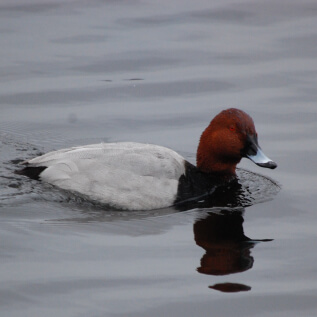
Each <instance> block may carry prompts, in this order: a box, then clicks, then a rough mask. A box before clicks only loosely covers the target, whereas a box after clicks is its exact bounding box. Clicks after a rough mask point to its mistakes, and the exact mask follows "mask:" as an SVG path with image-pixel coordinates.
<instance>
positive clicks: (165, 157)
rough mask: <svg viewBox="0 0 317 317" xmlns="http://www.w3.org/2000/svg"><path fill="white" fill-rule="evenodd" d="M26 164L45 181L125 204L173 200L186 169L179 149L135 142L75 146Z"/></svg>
mask: <svg viewBox="0 0 317 317" xmlns="http://www.w3.org/2000/svg"><path fill="white" fill-rule="evenodd" d="M25 164H27V167H26V169H28V170H29V171H30V170H31V169H32V168H35V169H37V172H40V173H39V175H38V178H39V179H41V180H43V181H46V182H48V183H50V184H53V185H55V186H58V187H60V188H63V189H66V190H70V191H73V192H76V193H80V194H82V195H84V196H87V197H89V198H90V199H92V200H95V201H98V202H101V203H105V204H107V205H111V206H114V207H118V208H121V209H154V208H162V207H165V206H170V205H172V204H173V202H174V200H175V198H176V195H177V189H178V181H179V178H180V177H181V176H182V175H183V174H184V173H185V165H184V164H185V160H184V159H183V158H182V157H181V156H180V155H179V154H177V153H176V152H174V151H172V150H170V149H167V148H165V147H161V146H157V145H151V144H140V143H132V142H124V143H105V144H104V143H101V144H93V145H88V146H81V147H73V148H69V149H64V150H59V151H54V152H50V153H47V154H45V155H42V156H39V157H36V158H34V159H31V160H29V161H26V162H25ZM33 178H34V177H33Z"/></svg>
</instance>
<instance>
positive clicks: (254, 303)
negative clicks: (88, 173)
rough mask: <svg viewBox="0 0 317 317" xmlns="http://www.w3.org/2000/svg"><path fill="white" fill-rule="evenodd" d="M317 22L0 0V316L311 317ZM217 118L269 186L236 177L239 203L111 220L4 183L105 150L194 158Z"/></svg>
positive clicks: (61, 196)
mask: <svg viewBox="0 0 317 317" xmlns="http://www.w3.org/2000/svg"><path fill="white" fill-rule="evenodd" d="M316 16H317V3H316V2H315V1H300V2H299V1H295V0H294V1H292V0H291V1H282V0H279V1H264V0H259V1H252V2H251V1H250V2H245V1H242V0H236V1H234V0H233V1H229V0H225V1H221V2H219V1H194V2H193V1H173V2H172V3H167V2H166V3H165V2H153V1H152V2H151V1H148V2H140V1H98V0H96V1H72V2H65V1H59V0H53V1H50V2H43V1H37V0H28V1H22V0H19V1H14V3H13V2H12V1H2V2H1V4H0V17H1V18H0V31H1V37H0V44H1V45H0V72H1V78H0V82H1V84H0V145H1V149H0V151H1V158H0V175H1V177H0V183H1V192H0V230H1V244H0V255H1V257H0V281H1V283H0V294H1V296H0V312H1V316H14V317H15V316H56V315H61V316H96V317H97V316H196V315H200V316H209V315H214V316H261V317H263V316H298V315H304V316H316V315H317V304H316V300H317V284H316V277H317V276H316V260H317V255H316V254H317V252H316V251H317V250H316V225H317V216H316V210H315V209H316V204H317V198H316V160H317V151H316V149H317V147H316V136H315V133H314V131H316V122H317V115H316V113H317V111H316V100H317V95H316V86H317V82H316V73H317V63H316V56H317V51H316V47H317V45H316V44H317V43H316V42H317V36H316V27H317V19H316ZM228 106H234V107H238V108H241V109H243V110H245V111H246V112H248V113H249V114H250V115H251V116H252V117H253V119H254V121H255V124H256V128H257V131H258V134H259V141H260V144H261V146H262V148H263V150H264V152H265V153H266V154H267V155H268V156H269V157H270V158H272V159H273V160H275V161H276V162H277V163H278V168H277V169H276V170H273V171H271V170H264V169H261V168H259V167H257V166H255V165H253V164H252V162H250V161H247V160H243V161H242V163H241V164H240V166H241V167H243V168H246V169H248V170H251V171H253V172H255V173H260V174H262V175H265V176H267V177H268V178H269V179H273V181H274V182H271V181H270V180H269V179H267V178H264V177H262V176H259V175H256V174H248V173H247V172H244V171H240V176H241V177H242V178H243V179H244V180H245V185H246V186H251V185H252V186H253V185H255V188H254V187H252V186H251V187H248V188H251V193H249V196H248V195H247V198H250V197H251V196H252V195H253V196H252V197H253V198H254V199H253V200H252V199H251V203H249V204H245V206H244V207H239V206H235V207H233V208H229V207H227V209H226V208H225V210H224V209H223V208H213V209H210V208H208V207H206V206H204V205H203V204H202V205H200V206H195V207H196V208H192V209H191V208H189V209H187V210H185V211H182V212H179V211H177V210H175V209H173V208H166V209H164V210H155V211H147V212H118V211H111V210H105V209H103V208H101V207H100V206H94V205H92V204H90V203H89V202H86V201H83V200H80V199H78V198H76V197H74V196H70V195H68V194H67V193H64V192H61V191H59V190H57V189H54V188H52V187H50V186H49V185H45V184H40V183H37V182H35V181H29V180H27V179H25V178H23V177H18V176H17V175H14V174H13V171H14V170H15V168H16V166H17V162H18V161H19V160H23V159H26V158H29V157H33V156H36V155H38V154H40V153H43V152H46V151H50V150H53V149H59V148H63V147H67V146H73V145H80V144H89V143H94V142H107V141H138V142H149V143H154V144H160V145H164V146H167V147H170V148H172V149H175V150H177V151H178V152H179V153H181V154H182V155H183V156H185V157H186V159H188V160H189V161H191V162H193V163H194V162H195V153H196V148H197V144H198V140H199V136H200V134H201V132H202V130H203V129H204V128H205V127H206V126H207V124H208V123H209V121H210V120H211V118H212V117H213V116H214V115H216V114H217V113H218V112H219V111H221V110H222V109H224V108H227V107H228ZM248 176H250V177H248ZM248 182H249V183H248ZM257 184H258V190H257V189H256V187H257V186H256V185H257ZM275 184H278V185H275ZM279 185H280V186H281V187H282V190H281V191H280V192H279V193H278V194H277V192H278V191H279V189H278V187H279ZM250 195H251V196H250ZM228 217H229V218H228ZM249 239H251V240H249ZM256 240H258V241H256Z"/></svg>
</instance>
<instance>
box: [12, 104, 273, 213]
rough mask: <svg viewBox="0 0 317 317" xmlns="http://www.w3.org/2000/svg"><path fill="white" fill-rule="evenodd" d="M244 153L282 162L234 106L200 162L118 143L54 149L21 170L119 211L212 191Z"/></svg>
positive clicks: (209, 131)
mask: <svg viewBox="0 0 317 317" xmlns="http://www.w3.org/2000/svg"><path fill="white" fill-rule="evenodd" d="M243 157H246V158H249V159H250V160H252V161H253V162H254V163H256V164H257V165H259V166H261V167H267V168H271V169H273V168H275V167H276V166H277V165H276V163H274V162H273V161H272V160H271V159H269V158H268V157H267V156H266V155H265V154H264V153H263V152H262V151H261V149H260V147H259V145H258V138H257V133H256V130H255V127H254V123H253V120H252V118H251V117H250V116H249V115H248V114H246V113H245V112H243V111H242V110H239V109H234V108H231V109H227V110H224V111H222V112H220V113H219V114H218V115H217V116H216V117H215V118H214V119H213V120H212V121H211V122H210V124H209V126H208V127H207V128H206V129H205V131H204V132H203V133H202V135H201V138H200V142H199V145H198V150H197V166H194V165H193V164H191V163H189V162H188V161H186V160H185V159H184V158H183V157H182V156H180V155H179V154H177V153H176V152H174V151H173V150H170V149H168V148H165V147H162V146H158V145H152V144H142V143H134V142H118V143H101V144H93V145H86V146H79V147H72V148H67V149H63V150H59V151H53V152H49V153H47V154H44V155H42V156H38V157H35V158H33V159H30V160H28V161H25V162H23V164H25V165H26V167H25V168H24V169H23V170H21V171H19V172H18V173H19V174H23V175H27V176H29V177H31V178H33V179H37V180H42V181H44V182H47V183H50V184H52V185H54V186H57V187H59V188H62V189H64V190H68V191H70V192H73V193H75V194H79V195H81V196H83V197H85V198H88V199H89V200H92V201H96V202H99V203H102V204H106V205H108V206H111V207H114V208H116V209H125V210H147V209H157V208H163V207H167V206H171V205H175V204H178V203H182V202H184V201H186V200H190V199H195V198H197V197H201V196H203V195H208V194H210V193H212V191H213V190H214V188H215V187H217V186H219V185H220V184H221V185H223V184H225V183H226V182H231V181H232V180H233V179H235V177H236V166H237V164H238V163H239V162H240V160H241V159H242V158H243Z"/></svg>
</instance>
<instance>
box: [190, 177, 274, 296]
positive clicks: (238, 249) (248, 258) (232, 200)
mask: <svg viewBox="0 0 317 317" xmlns="http://www.w3.org/2000/svg"><path fill="white" fill-rule="evenodd" d="M215 194H216V195H212V196H211V197H207V198H206V199H204V200H203V201H201V202H200V206H199V207H200V208H201V209H200V211H201V214H200V217H199V218H198V219H197V220H196V221H195V223H194V226H193V230H194V236H195V242H196V244H197V245H198V246H200V247H202V248H203V249H204V250H205V251H206V253H205V254H204V255H203V257H202V258H201V260H200V266H199V267H198V268H197V271H198V272H199V273H202V274H208V275H216V276H221V275H229V274H233V273H240V272H245V271H247V270H249V269H251V268H252V266H253V263H254V258H253V256H252V255H251V250H252V248H254V246H255V245H256V244H257V243H258V242H260V241H272V240H269V239H266V240H253V239H250V238H248V237H247V236H246V235H245V234H244V230H243V222H244V219H243V214H244V210H245V207H246V206H249V205H252V203H251V201H250V200H249V197H248V195H246V194H245V190H242V188H241V185H240V184H239V183H238V182H235V183H233V184H232V185H231V186H230V187H227V188H220V189H218V190H217V193H215ZM228 202H229V203H228ZM228 205H229V206H230V207H228ZM215 206H217V207H215ZM197 207H198V206H197ZM202 207H203V209H202ZM210 288H212V289H215V290H218V291H222V292H241V291H249V290H250V289H251V287H250V286H247V285H243V284H237V283H222V284H215V285H213V286H210Z"/></svg>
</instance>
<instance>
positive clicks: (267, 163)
mask: <svg viewBox="0 0 317 317" xmlns="http://www.w3.org/2000/svg"><path fill="white" fill-rule="evenodd" d="M246 157H247V158H248V159H250V160H251V161H252V162H254V163H255V164H256V165H259V166H261V167H266V168H271V169H274V168H276V167H277V164H276V163H275V162H273V161H272V160H271V159H270V158H268V157H267V156H266V155H265V154H264V153H263V152H262V150H261V149H260V148H259V147H258V146H257V152H256V154H254V155H251V154H247V155H246Z"/></svg>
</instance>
